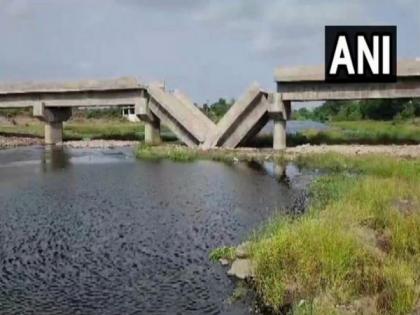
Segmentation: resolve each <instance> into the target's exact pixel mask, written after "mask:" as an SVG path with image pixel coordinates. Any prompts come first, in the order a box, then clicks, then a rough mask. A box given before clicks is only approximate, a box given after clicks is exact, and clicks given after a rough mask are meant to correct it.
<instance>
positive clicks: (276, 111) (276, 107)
mask: <svg viewBox="0 0 420 315" xmlns="http://www.w3.org/2000/svg"><path fill="white" fill-rule="evenodd" d="M269 101H270V106H269V110H268V112H269V116H270V118H271V119H272V121H273V124H274V127H273V149H274V150H284V149H286V121H287V119H289V118H290V114H291V103H290V101H283V99H282V95H281V94H280V93H274V94H272V95H270V97H269Z"/></svg>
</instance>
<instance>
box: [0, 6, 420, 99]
mask: <svg viewBox="0 0 420 315" xmlns="http://www.w3.org/2000/svg"><path fill="white" fill-rule="evenodd" d="M325 25H397V27H398V58H399V59H409V58H411V59H413V58H417V57H420V1H419V0H353V1H350V0H0V81H31V80H43V81H52V80H78V79H95V78H116V77H121V76H135V77H137V78H139V80H140V81H142V82H144V83H148V82H152V81H165V83H166V85H167V87H168V88H170V89H180V90H182V91H184V92H185V93H186V94H188V95H189V96H190V97H191V98H192V99H193V100H194V101H196V102H198V103H204V102H213V101H216V100H217V99H218V98H220V97H225V98H236V97H238V96H240V95H241V94H242V93H243V92H244V91H245V89H246V88H247V87H248V86H249V85H250V84H252V83H253V82H258V83H259V84H260V85H261V86H262V87H263V88H265V89H267V90H274V89H275V84H274V69H275V68H276V67H278V66H294V65H318V64H322V63H323V59H324V26H325Z"/></svg>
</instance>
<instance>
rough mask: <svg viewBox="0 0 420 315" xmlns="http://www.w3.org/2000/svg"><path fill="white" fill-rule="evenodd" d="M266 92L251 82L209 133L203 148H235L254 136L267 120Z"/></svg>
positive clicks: (267, 104) (267, 103)
mask: <svg viewBox="0 0 420 315" xmlns="http://www.w3.org/2000/svg"><path fill="white" fill-rule="evenodd" d="M268 108H269V101H268V94H267V92H265V91H263V90H262V89H261V88H260V87H259V85H257V84H253V85H252V86H251V87H250V88H249V89H248V90H247V91H246V93H245V94H244V95H243V96H242V97H241V98H240V99H239V100H238V101H236V102H235V104H233V105H232V107H231V108H230V109H229V111H228V112H227V113H226V114H225V116H224V117H223V118H222V119H221V120H220V121H219V123H218V124H217V126H216V131H215V132H214V133H213V134H209V136H208V138H207V139H206V141H205V143H204V146H203V148H205V149H209V148H213V147H223V148H235V147H237V146H238V145H240V144H242V143H245V142H246V141H247V140H249V139H251V138H252V137H253V136H255V135H256V134H257V133H258V132H259V131H260V130H261V129H262V128H263V127H264V125H265V124H266V123H267V122H268V119H269V116H268Z"/></svg>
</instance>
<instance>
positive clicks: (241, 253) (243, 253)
mask: <svg viewBox="0 0 420 315" xmlns="http://www.w3.org/2000/svg"><path fill="white" fill-rule="evenodd" d="M249 246H250V243H249V242H243V243H242V244H240V245H239V246H238V247H236V251H235V255H236V257H237V258H248V256H249Z"/></svg>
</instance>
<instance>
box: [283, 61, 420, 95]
mask: <svg viewBox="0 0 420 315" xmlns="http://www.w3.org/2000/svg"><path fill="white" fill-rule="evenodd" d="M275 80H276V82H277V91H278V92H279V93H281V94H282V99H283V100H286V101H324V100H358V99H387V98H389V99H391V98H412V97H420V60H406V61H400V62H398V64H397V82H395V83H328V82H325V74H324V66H317V67H295V68H278V69H276V71H275Z"/></svg>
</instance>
